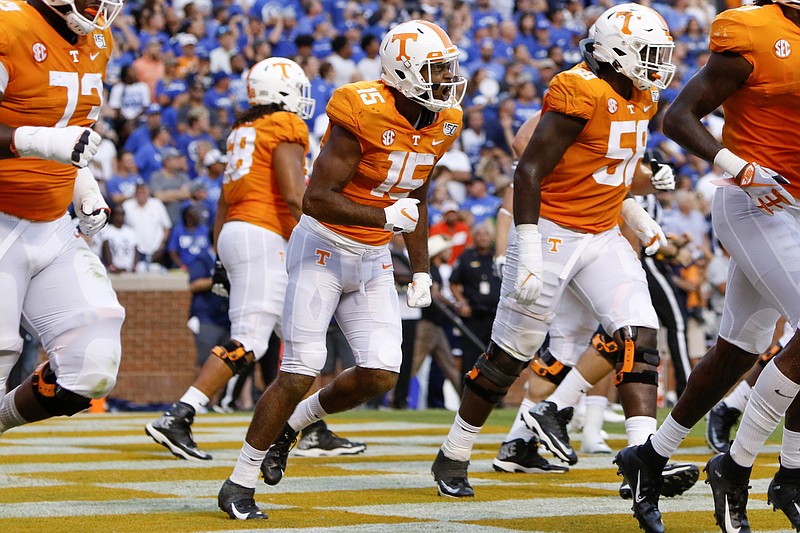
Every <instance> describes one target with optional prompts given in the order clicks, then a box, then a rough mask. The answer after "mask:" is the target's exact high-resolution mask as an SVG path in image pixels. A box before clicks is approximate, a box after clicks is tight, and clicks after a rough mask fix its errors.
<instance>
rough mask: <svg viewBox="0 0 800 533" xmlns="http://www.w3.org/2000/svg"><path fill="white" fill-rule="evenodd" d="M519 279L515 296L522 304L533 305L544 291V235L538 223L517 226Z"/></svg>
mask: <svg viewBox="0 0 800 533" xmlns="http://www.w3.org/2000/svg"><path fill="white" fill-rule="evenodd" d="M517 247H518V260H517V280H516V283H515V284H514V298H516V300H517V303H519V304H520V305H531V304H532V303H533V302H535V301H536V299H537V298H539V294H540V293H541V292H542V283H543V281H542V280H543V279H544V266H543V265H542V236H541V235H540V234H539V227H538V226H537V225H536V224H519V225H518V226H517Z"/></svg>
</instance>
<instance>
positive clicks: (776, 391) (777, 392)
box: [775, 389, 794, 398]
mask: <svg viewBox="0 0 800 533" xmlns="http://www.w3.org/2000/svg"><path fill="white" fill-rule="evenodd" d="M775 394H777V395H778V396H780V397H781V398H794V396H787V395H785V394H783V393H781V391H779V390H778V389H775Z"/></svg>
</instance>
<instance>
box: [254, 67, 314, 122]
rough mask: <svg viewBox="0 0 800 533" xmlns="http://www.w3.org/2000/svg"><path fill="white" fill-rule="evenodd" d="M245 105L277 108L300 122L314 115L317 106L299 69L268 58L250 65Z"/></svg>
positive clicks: (309, 84) (306, 80)
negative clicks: (251, 66) (292, 115)
mask: <svg viewBox="0 0 800 533" xmlns="http://www.w3.org/2000/svg"><path fill="white" fill-rule="evenodd" d="M247 101H248V102H249V103H250V105H269V104H280V105H282V106H283V109H284V110H286V111H289V112H290V113H297V115H298V116H299V117H300V118H302V119H303V120H305V119H309V118H311V117H312V116H313V115H314V107H315V105H316V101H315V100H314V99H313V98H311V83H310V82H309V81H308V78H307V77H306V73H305V72H304V71H303V69H302V67H300V65H298V64H297V63H295V62H294V61H292V60H291V59H286V58H283V57H270V58H269V59H265V60H263V61H259V62H258V63H256V64H255V65H253V68H251V69H250V72H249V73H248V74H247Z"/></svg>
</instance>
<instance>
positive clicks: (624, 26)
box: [616, 11, 633, 35]
mask: <svg viewBox="0 0 800 533" xmlns="http://www.w3.org/2000/svg"><path fill="white" fill-rule="evenodd" d="M616 16H617V17H622V18H624V19H625V21H624V22H623V23H622V33H624V34H625V35H630V34H631V29H630V28H629V27H628V24H629V23H630V21H631V18H632V17H633V12H631V11H620V12H619V13H617V15H616Z"/></svg>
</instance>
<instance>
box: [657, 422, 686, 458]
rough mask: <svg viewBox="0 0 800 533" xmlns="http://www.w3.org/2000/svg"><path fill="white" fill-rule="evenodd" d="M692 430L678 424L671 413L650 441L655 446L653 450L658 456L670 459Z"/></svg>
mask: <svg viewBox="0 0 800 533" xmlns="http://www.w3.org/2000/svg"><path fill="white" fill-rule="evenodd" d="M691 430H692V428H687V427H683V426H682V425H680V424H678V423H677V422H676V421H675V419H674V418H672V413H670V414H669V415H667V419H666V420H664V423H663V424H661V427H660V428H658V431H656V432H655V435H653V438H652V439H650V444H652V445H653V449H654V450H655V451H656V453H657V454H658V455H660V456H661V457H666V458H667V459H669V458H670V457H672V454H673V453H675V450H677V449H678V446H680V445H681V442H683V439H685V438H686V436H687V435H688V434H689V432H690V431H691Z"/></svg>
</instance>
